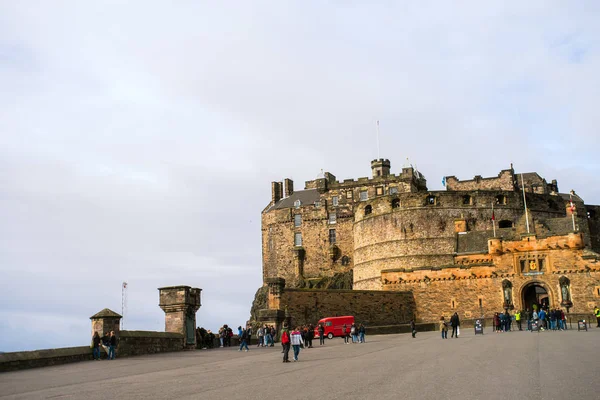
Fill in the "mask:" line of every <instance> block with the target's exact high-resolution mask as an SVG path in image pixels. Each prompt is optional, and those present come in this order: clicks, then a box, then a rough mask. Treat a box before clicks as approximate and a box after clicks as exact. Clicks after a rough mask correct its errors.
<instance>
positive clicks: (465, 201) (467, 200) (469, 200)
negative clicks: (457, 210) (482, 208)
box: [462, 194, 473, 206]
mask: <svg viewBox="0 0 600 400" xmlns="http://www.w3.org/2000/svg"><path fill="white" fill-rule="evenodd" d="M472 201H473V199H472V198H471V196H469V195H468V194H467V195H464V196H463V198H462V203H463V206H470V205H471V204H472Z"/></svg>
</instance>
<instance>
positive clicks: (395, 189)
mask: <svg viewBox="0 0 600 400" xmlns="http://www.w3.org/2000/svg"><path fill="white" fill-rule="evenodd" d="M397 193H398V188H397V187H391V188H390V194H397Z"/></svg>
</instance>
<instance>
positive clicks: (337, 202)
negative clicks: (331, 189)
mask: <svg viewBox="0 0 600 400" xmlns="http://www.w3.org/2000/svg"><path fill="white" fill-rule="evenodd" d="M331 204H333V206H334V207H337V206H338V205H339V204H340V199H339V197H337V196H333V197H332V198H331Z"/></svg>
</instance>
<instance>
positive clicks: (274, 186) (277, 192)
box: [271, 182, 283, 204]
mask: <svg viewBox="0 0 600 400" xmlns="http://www.w3.org/2000/svg"><path fill="white" fill-rule="evenodd" d="M282 186H283V184H282V183H281V182H271V203H273V204H275V203H277V202H278V201H279V200H281V194H282V193H281V192H282V190H281V189H282Z"/></svg>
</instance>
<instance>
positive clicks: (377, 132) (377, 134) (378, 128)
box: [377, 120, 380, 160]
mask: <svg viewBox="0 0 600 400" xmlns="http://www.w3.org/2000/svg"><path fill="white" fill-rule="evenodd" d="M379 158H380V157H379V120H377V159H378V160H379Z"/></svg>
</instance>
